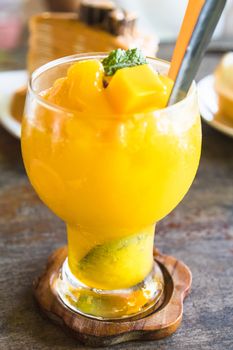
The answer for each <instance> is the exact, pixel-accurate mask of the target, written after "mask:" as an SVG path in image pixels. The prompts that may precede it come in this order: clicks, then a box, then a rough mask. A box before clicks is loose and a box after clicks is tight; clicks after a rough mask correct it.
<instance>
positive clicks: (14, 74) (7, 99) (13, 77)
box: [0, 70, 28, 138]
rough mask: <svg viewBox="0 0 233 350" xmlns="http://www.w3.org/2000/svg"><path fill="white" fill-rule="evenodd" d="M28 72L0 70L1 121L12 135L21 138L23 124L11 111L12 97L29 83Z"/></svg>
mask: <svg viewBox="0 0 233 350" xmlns="http://www.w3.org/2000/svg"><path fill="white" fill-rule="evenodd" d="M27 79H28V76H27V72H26V71H25V70H15V71H7V72H0V123H1V124H2V125H3V127H4V128H5V129H6V130H8V131H9V132H10V133H11V134H12V135H14V136H16V137H17V138H20V134H21V124H20V122H18V121H17V120H16V119H15V118H13V117H12V115H11V113H10V105H11V99H12V97H13V95H14V93H15V91H16V90H17V89H19V88H20V87H22V86H25V85H26V84H27Z"/></svg>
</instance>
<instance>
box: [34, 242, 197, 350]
mask: <svg viewBox="0 0 233 350" xmlns="http://www.w3.org/2000/svg"><path fill="white" fill-rule="evenodd" d="M66 256H67V248H66V247H62V248H59V249H57V250H56V251H55V252H54V253H53V254H52V255H51V256H50V257H49V259H48V263H47V266H46V268H45V270H44V272H43V274H42V275H41V276H40V277H39V278H37V279H36V280H35V281H34V283H33V289H34V295H35V297H36V300H37V302H38V303H39V306H40V308H41V310H42V311H43V312H44V313H45V314H46V315H47V316H48V317H49V318H50V319H52V320H53V321H54V322H56V323H58V324H60V325H61V326H62V327H63V328H65V329H66V330H69V331H70V332H71V333H72V334H73V335H74V336H75V337H76V338H77V339H78V340H79V341H81V342H82V343H84V344H87V345H89V346H94V347H97V346H109V345H113V344H118V343H123V342H127V341H131V340H154V339H161V338H164V337H166V336H168V335H170V334H172V333H174V332H175V331H176V329H177V328H178V327H179V325H180V323H181V320H182V314H183V300H184V298H185V297H186V296H187V294H188V292H189V291H190V288H191V282H192V274H191V271H190V270H189V268H188V267H187V266H186V265H185V264H184V263H182V262H181V261H179V260H177V259H176V258H174V257H172V256H167V255H163V254H161V253H160V252H159V251H155V252H154V258H155V261H157V262H158V263H159V265H160V267H161V269H162V272H163V275H164V281H165V295H164V300H163V303H162V305H161V306H160V307H159V309H156V311H154V312H153V311H152V313H151V314H149V315H147V316H145V317H142V318H140V319H136V320H135V319H131V320H125V321H124V320H122V321H119V320H114V321H99V320H95V319H91V318H88V317H85V316H82V315H80V314H77V313H75V312H73V311H72V310H70V309H69V308H67V307H66V306H65V305H64V304H63V303H62V302H61V301H60V299H59V298H58V296H57V295H56V292H55V290H54V287H53V285H54V283H53V281H54V278H56V277H57V275H58V273H59V270H60V267H61V265H62V263H63V261H64V260H65V258H66Z"/></svg>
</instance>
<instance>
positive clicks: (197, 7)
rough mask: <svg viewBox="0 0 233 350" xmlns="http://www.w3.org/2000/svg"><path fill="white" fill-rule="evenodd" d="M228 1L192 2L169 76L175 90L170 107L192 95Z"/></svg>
mask: <svg viewBox="0 0 233 350" xmlns="http://www.w3.org/2000/svg"><path fill="white" fill-rule="evenodd" d="M225 4H226V0H206V1H204V0H189V3H188V6H187V10H186V13H185V16H184V20H183V23H182V26H181V30H180V33H179V36H178V39H177V42H176V46H175V50H174V54H173V57H172V61H171V67H170V70H169V73H168V76H169V77H170V78H172V79H173V80H174V86H173V89H172V92H171V95H170V98H169V101H168V105H171V104H174V103H176V102H178V101H180V100H181V99H183V98H184V96H185V95H186V94H187V92H188V91H189V88H190V86H191V84H192V81H193V79H194V77H195V75H196V72H197V70H198V67H199V65H200V62H201V59H202V57H203V55H204V53H205V50H206V48H207V45H208V43H209V41H210V39H211V37H212V34H213V32H214V29H215V27H216V25H217V23H218V20H219V18H220V16H221V13H222V11H223V9H224V6H225Z"/></svg>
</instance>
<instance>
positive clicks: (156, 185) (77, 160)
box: [22, 54, 201, 319]
mask: <svg viewBox="0 0 233 350" xmlns="http://www.w3.org/2000/svg"><path fill="white" fill-rule="evenodd" d="M104 57H106V55H105V54H89V55H75V56H69V57H65V58H62V59H59V60H56V61H53V62H50V63H49V64H46V65H44V66H42V67H41V68H39V69H38V70H36V71H35V72H34V73H33V75H32V77H31V79H30V82H29V89H28V95H27V101H26V108H25V116H24V120H23V125H22V152H23V159H24V164H25V167H26V171H27V174H28V177H29V179H30V181H31V183H32V186H33V187H34V189H35V190H36V192H37V193H38V195H39V197H40V198H41V200H42V201H43V202H44V203H45V204H46V205H47V206H48V207H49V208H50V209H51V210H52V211H53V212H54V213H55V214H56V215H57V216H59V217H60V218H61V219H62V220H64V221H65V223H66V224H67V237H68V257H67V259H66V260H65V261H64V263H63V266H62V267H61V272H60V275H59V277H58V278H57V280H56V281H55V283H56V291H57V294H58V295H59V297H60V299H61V302H63V303H64V304H65V305H66V306H68V307H69V308H71V309H72V310H74V311H75V312H78V313H81V314H84V315H87V316H90V317H94V318H98V319H119V318H127V317H132V316H135V315H140V314H142V313H145V312H149V311H150V310H155V309H156V308H157V307H158V306H159V302H160V301H161V296H162V294H163V288H164V281H163V275H162V273H161V270H160V267H159V266H158V264H157V263H156V262H155V261H154V258H153V245H154V228H155V223H156V222H157V221H158V220H160V219H161V218H163V217H164V216H165V215H167V214H168V213H169V212H170V211H171V210H172V209H174V208H175V207H176V206H177V204H178V203H179V202H180V201H181V200H182V198H183V197H184V195H185V194H186V192H187V191H188V189H189V187H190V185H191V183H192V181H193V179H194V176H195V174H196V171H197V168H198V163H199V158H200V150H201V125H200V116H199V110H198V104H197V95H196V87H195V84H194V83H193V85H192V87H191V89H190V92H189V94H188V95H187V96H186V97H185V98H184V100H182V101H181V102H179V103H177V104H175V105H173V106H170V107H167V108H164V109H161V110H154V111H145V112H144V113H131V114H128V115H122V114H115V115H105V114H101V112H99V111H98V108H97V107H96V111H95V112H93V113H90V112H89V113H88V114H87V113H84V112H78V111H75V110H72V109H67V108H62V107H59V106H58V105H55V104H52V103H50V102H48V101H46V100H45V99H44V98H43V92H44V91H46V90H47V89H49V88H50V87H51V86H52V85H53V83H54V81H55V80H56V79H58V78H61V77H64V76H65V75H66V72H67V69H68V68H69V67H70V65H71V64H73V63H75V62H78V61H80V60H89V59H99V60H101V59H103V58H104ZM148 61H149V63H150V64H151V65H152V66H153V68H154V69H156V70H157V71H158V72H159V73H161V74H163V75H166V74H167V71H168V69H169V64H168V63H167V62H164V61H161V60H158V59H153V58H148ZM142 79H143V77H142ZM86 93H87V94H88V91H86ZM91 103H92V101H91V100H90V104H91Z"/></svg>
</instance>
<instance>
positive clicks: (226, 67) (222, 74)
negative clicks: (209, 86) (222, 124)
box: [214, 52, 233, 120]
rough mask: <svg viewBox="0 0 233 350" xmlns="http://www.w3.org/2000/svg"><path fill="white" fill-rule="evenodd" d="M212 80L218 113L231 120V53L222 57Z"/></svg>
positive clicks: (232, 56) (232, 100) (232, 98)
mask: <svg viewBox="0 0 233 350" xmlns="http://www.w3.org/2000/svg"><path fill="white" fill-rule="evenodd" d="M214 78H215V84H214V88H215V91H216V93H217V96H218V105H219V111H220V113H221V114H223V115H224V116H226V117H227V118H230V119H232V120H233V52H229V53H227V54H226V55H224V56H223V58H222V60H221V62H220V63H219V65H218V67H217V69H216V71H215V74H214Z"/></svg>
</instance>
